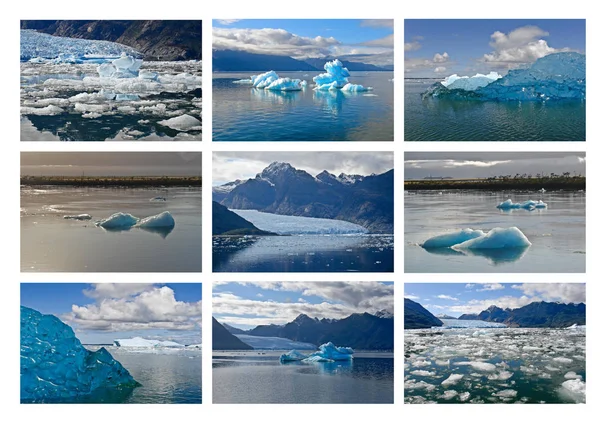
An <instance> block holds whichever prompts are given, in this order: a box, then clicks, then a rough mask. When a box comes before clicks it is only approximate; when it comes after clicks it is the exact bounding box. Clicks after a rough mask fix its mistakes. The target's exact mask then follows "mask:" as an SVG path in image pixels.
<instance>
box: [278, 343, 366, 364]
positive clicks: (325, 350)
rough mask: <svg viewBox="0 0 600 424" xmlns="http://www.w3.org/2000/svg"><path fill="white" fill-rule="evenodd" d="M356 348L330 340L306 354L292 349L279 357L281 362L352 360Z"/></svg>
mask: <svg viewBox="0 0 600 424" xmlns="http://www.w3.org/2000/svg"><path fill="white" fill-rule="evenodd" d="M353 353H354V350H353V349H352V348H350V347H337V346H335V345H334V344H333V343H331V342H328V343H324V344H322V345H321V346H319V350H318V351H316V352H314V353H311V354H310V355H304V354H303V353H301V352H298V351H297V350H291V351H289V352H288V353H284V354H283V355H281V356H280V357H279V360H280V361H281V362H295V361H302V362H336V361H351V360H352V358H353V357H352V354H353Z"/></svg>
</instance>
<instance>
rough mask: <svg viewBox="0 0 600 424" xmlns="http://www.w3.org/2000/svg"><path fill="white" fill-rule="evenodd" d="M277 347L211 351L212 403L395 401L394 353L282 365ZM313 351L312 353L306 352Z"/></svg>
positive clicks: (356, 354)
mask: <svg viewBox="0 0 600 424" xmlns="http://www.w3.org/2000/svg"><path fill="white" fill-rule="evenodd" d="M282 353H285V352H283V351H281V352H273V351H251V352H220V351H215V352H213V402H214V403H393V401H394V357H393V354H392V353H366V352H365V353H362V352H359V353H355V355H354V360H352V361H346V362H333V363H323V362H321V363H302V362H291V363H285V364H282V363H280V362H279V356H280V355H281V354H282ZM306 353H307V354H308V353H312V352H306Z"/></svg>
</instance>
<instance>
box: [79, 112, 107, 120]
mask: <svg viewBox="0 0 600 424" xmlns="http://www.w3.org/2000/svg"><path fill="white" fill-rule="evenodd" d="M101 116H102V114H101V113H98V112H88V113H83V114H81V117H82V118H86V119H96V118H100V117H101Z"/></svg>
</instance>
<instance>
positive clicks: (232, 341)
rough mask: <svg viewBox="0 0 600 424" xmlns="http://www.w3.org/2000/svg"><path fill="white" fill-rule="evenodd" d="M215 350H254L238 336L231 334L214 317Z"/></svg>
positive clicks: (213, 336) (213, 335) (213, 346)
mask: <svg viewBox="0 0 600 424" xmlns="http://www.w3.org/2000/svg"><path fill="white" fill-rule="evenodd" d="M212 338H213V345H212V348H213V350H254V348H253V347H251V346H250V345H247V344H246V343H244V342H243V341H241V340H240V339H238V338H237V337H236V336H234V335H233V334H231V333H230V332H229V331H227V329H226V328H225V327H223V325H221V323H220V322H219V321H217V320H216V319H215V318H214V317H213V319H212Z"/></svg>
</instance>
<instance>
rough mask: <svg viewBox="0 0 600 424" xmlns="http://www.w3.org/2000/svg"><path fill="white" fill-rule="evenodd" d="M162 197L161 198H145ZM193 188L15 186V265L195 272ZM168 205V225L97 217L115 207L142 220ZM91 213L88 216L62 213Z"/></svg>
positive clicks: (198, 246) (197, 205)
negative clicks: (122, 226)
mask: <svg viewBox="0 0 600 424" xmlns="http://www.w3.org/2000/svg"><path fill="white" fill-rule="evenodd" d="M155 196H165V197H166V198H167V201H166V202H151V201H150V199H151V198H153V197H155ZM201 209H202V192H201V190H200V189H199V188H185V187H177V188H162V189H158V188H157V189H140V188H136V189H130V188H89V187H87V188H74V187H66V186H37V187H29V186H22V187H21V270H22V271H27V272H34V271H41V272H54V271H56V272H123V271H132V272H200V271H201V262H202V261H201V257H202V217H201ZM166 210H168V211H169V212H171V214H172V215H173V217H174V219H175V227H174V228H173V229H172V230H170V229H169V230H166V231H165V230H159V229H156V230H154V231H148V230H145V229H140V228H132V229H130V230H126V231H107V230H104V229H103V228H100V227H96V226H95V225H94V222H95V221H96V220H99V219H102V218H107V217H108V216H110V215H111V214H113V213H115V212H126V213H131V214H132V215H134V216H136V217H139V218H143V217H147V216H151V215H155V214H158V213H160V212H163V211H166ZM82 213H87V214H90V215H92V220H90V221H76V220H69V219H63V216H64V215H78V214H82Z"/></svg>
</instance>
